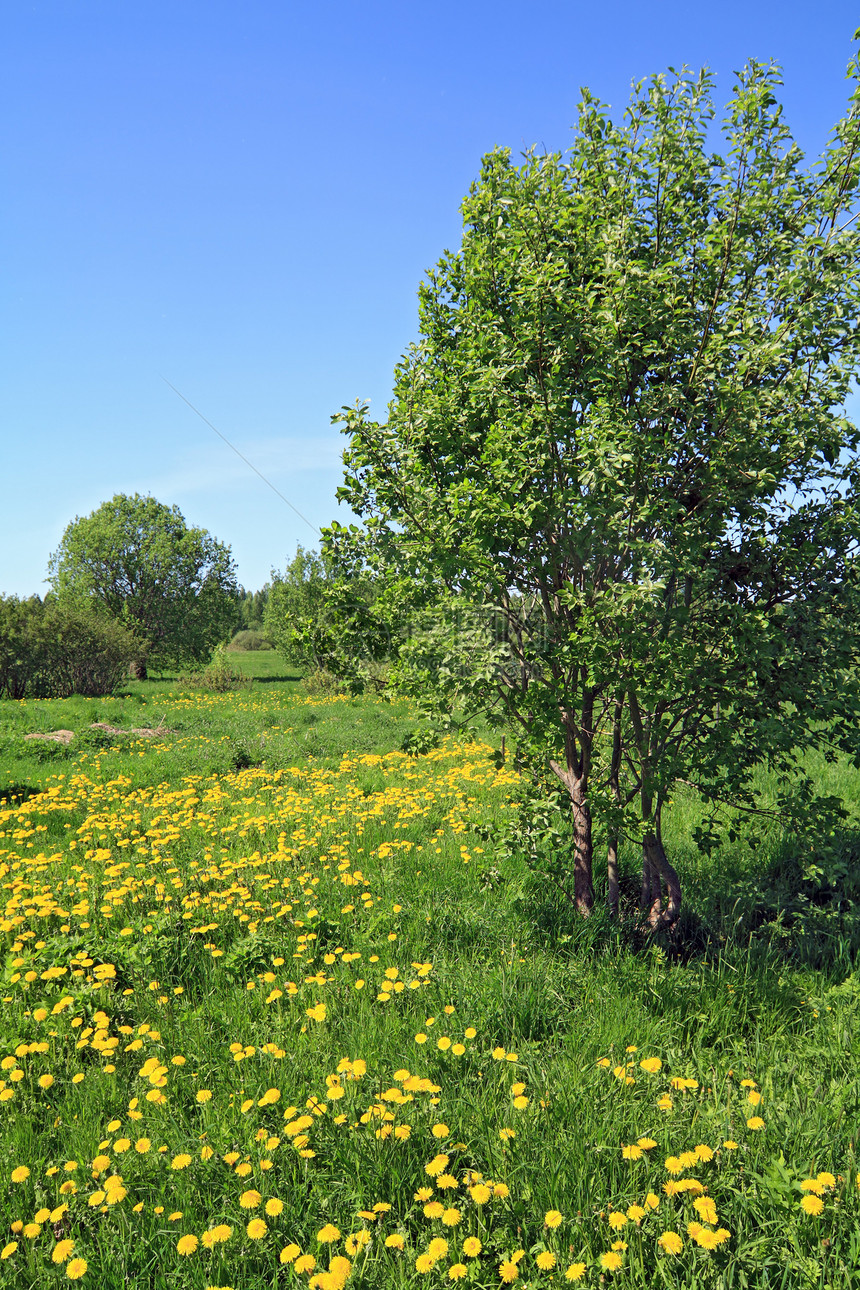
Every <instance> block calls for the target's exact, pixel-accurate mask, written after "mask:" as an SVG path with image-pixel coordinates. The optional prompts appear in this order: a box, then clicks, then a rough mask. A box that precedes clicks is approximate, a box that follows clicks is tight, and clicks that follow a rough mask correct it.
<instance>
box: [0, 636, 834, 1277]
mask: <svg viewBox="0 0 860 1290" xmlns="http://www.w3.org/2000/svg"><path fill="white" fill-rule="evenodd" d="M235 657H236V658H238V659H239V662H240V665H241V666H242V667H243V668H248V669H249V674H253V675H254V676H255V677H256V678H257V679H256V680H255V681H254V682H253V684H252V685H250V686H248V687H245V688H241V689H239V690H237V691H234V692H232V693H227V694H211V693H206V692H201V691H194V690H190V689H188V688H183V687H182V686H181V684H180V683H179V682H177V681H176V680H155V681H151V682H147V683H141V684H136V685H134V686H132V687H130V689H129V691H128V693H127V694H125V695H123V696H117V697H114V698H109V699H105V700H86V699H70V700H66V701H56V702H55V701H40V702H37V701H29V702H23V703H11V702H7V703H4V704H3V705H2V708H0V771H2V778H0V834H2V836H0V872H2V876H3V895H4V902H3V908H2V910H0V931H2V945H3V965H2V967H3V994H2V999H3V1004H4V1007H3V1011H2V1016H0V1118H2V1124H3V1132H2V1140H0V1143H1V1144H0V1169H2V1171H3V1173H4V1175H5V1179H6V1186H5V1187H4V1188H3V1194H2V1199H0V1224H2V1229H3V1233H4V1234H3V1235H2V1237H0V1240H2V1248H0V1285H3V1286H14V1287H37V1286H38V1287H44V1286H54V1285H58V1286H59V1285H66V1284H67V1283H68V1282H69V1281H70V1280H72V1281H74V1280H80V1281H81V1283H82V1284H84V1285H92V1286H99V1287H101V1286H104V1287H110V1288H113V1287H117V1288H118V1287H121V1286H123V1287H124V1286H135V1287H137V1286H140V1287H149V1286H153V1287H168V1286H170V1287H194V1288H199V1290H206V1287H220V1288H222V1290H224V1288H226V1287H233V1288H234V1290H263V1287H273V1286H290V1287H299V1286H308V1287H311V1288H316V1287H319V1288H320V1290H328V1288H331V1290H334V1288H336V1287H341V1286H345V1285H349V1286H355V1287H366V1288H367V1290H371V1288H373V1290H376V1288H381V1290H388V1288H389V1287H391V1288H392V1290H394V1288H398V1287H399V1288H404V1290H405V1288H406V1287H423V1286H428V1287H430V1286H434V1285H435V1286H441V1285H447V1284H449V1283H451V1282H458V1281H462V1282H464V1283H465V1284H467V1285H469V1286H471V1287H481V1288H484V1287H487V1288H490V1287H493V1288H494V1287H499V1286H502V1285H505V1284H510V1283H516V1284H518V1285H522V1286H532V1287H538V1286H541V1287H543V1286H549V1285H562V1284H567V1283H568V1282H579V1283H581V1284H583V1285H590V1286H598V1285H604V1286H609V1285H616V1286H619V1287H658V1286H659V1287H682V1286H683V1287H746V1286H748V1287H756V1288H758V1287H785V1288H787V1287H792V1288H793V1287H813V1286H814V1287H821V1288H822V1290H824V1287H830V1288H831V1290H843V1288H844V1287H852V1286H860V1159H858V1154H860V1153H858V1142H857V1138H858V1128H860V1083H858V1057H860V1025H858V1023H860V981H858V975H857V973H856V971H855V970H854V969H855V963H856V952H857V939H856V935H857V933H856V926H855V924H854V922H853V917H854V909H853V906H851V905H850V903H849V901H850V899H852V898H853V895H852V894H853V892H854V887H852V886H851V884H852V883H854V882H856V861H855V858H854V857H855V852H854V850H853V846H854V843H853V835H852V834H851V833H850V832H849V831H846V832H845V834H844V836H843V837H841V838H839V839H835V840H834V839H831V840H830V850H829V852H828V853H827V854H828V863H829V864H830V865H831V868H833V867H834V866H835V867H836V870H838V875H841V876H838V882H840V883H841V884H842V886H841V888H840V893H841V894H840V899H839V900H838V901H835V900H834V899H833V898H832V897H833V891H832V890H831V888H827V889H825V887H824V886H822V883H821V881H819V882H818V886H817V887H816V878H815V871H816V870H817V869H818V868H819V867H820V866H817V865H815V864H813V861H814V860H815V859H816V857H815V856H814V855H810V854H804V855H802V856H798V855H797V854H795V852H794V851H793V850H792V847H791V845H790V844H789V843H787V842H786V840H784V839H781V838H779V837H778V836H776V835H773V836H770V837H765V838H764V839H763V840H762V842H761V843H760V845H759V846H758V847H757V848H754V847H753V846H751V845H749V844H748V843H747V844H737V845H734V846H731V847H730V846H729V845H728V844H726V845H725V846H723V847H722V848H721V849H720V850H719V851H718V852H717V853H715V854H714V855H712V856H711V857H709V858H703V857H700V856H699V855H698V854H697V853H696V852H695V851H694V850H693V849H692V847H691V846H690V845H689V842H688V841H687V839H688V837H689V831H690V826H691V822H692V821H693V819H694V816H695V811H696V806H695V803H694V802H691V801H685V800H683V799H681V798H679V800H678V801H677V803H676V804H675V807H674V813H673V817H672V820H671V821H670V830H669V833H670V841H671V843H672V850H673V854H674V855H675V856H677V858H678V862H679V865H680V867H681V871H682V876H683V878H684V880H685V882H686V885H687V888H688V898H689V901H690V903H691V906H692V912H691V914H690V915H689V916H688V918H687V921H686V923H685V928H684V932H685V936H684V951H683V953H678V952H676V951H675V950H674V949H673V947H672V946H671V945H658V944H652V945H647V944H645V943H643V942H642V940H641V938H639V937H638V936H637V934H636V932H635V929H634V928H633V926H632V924H631V923H630V922H628V923H626V924H624V925H623V926H622V927H620V928H612V927H611V926H609V925H608V924H607V922H606V920H605V919H604V918H603V917H602V915H601V914H600V912H596V913H595V915H593V916H592V918H591V919H590V920H588V922H582V921H580V920H578V919H577V918H576V917H575V916H573V915H572V914H571V912H570V910H569V908H568V907H567V906H566V905H565V903H564V901H563V900H562V898H561V897H560V896H559V895H558V894H557V893H555V892H554V891H553V890H552V889H551V888H548V887H547V885H546V884H545V883H544V882H543V881H541V879H540V878H539V876H536V875H535V874H534V873H533V872H532V871H531V870H530V869H529V868H528V867H527V866H526V865H525V863H524V862H523V859H522V858H521V857H519V856H517V855H516V854H513V855H511V854H507V853H506V852H505V851H504V850H503V849H500V848H499V847H498V846H497V843H496V841H495V838H496V834H495V833H494V831H493V826H503V825H504V824H505V822H506V821H507V820H509V819H510V818H511V816H512V812H513V811H514V809H515V807H514V804H515V803H516V801H517V794H518V791H519V789H520V784H519V780H518V777H517V774H516V772H515V771H514V770H513V769H512V767H511V765H510V761H508V762H506V763H504V764H500V763H499V762H498V759H496V758H494V756H493V748H492V747H491V744H490V741H489V740H488V739H487V738H486V737H485V735H484V734H483V733H482V732H480V731H479V732H478V733H477V734H471V735H464V736H461V737H460V738H459V739H456V740H455V739H449V740H443V741H442V742H441V743H440V744H439V745H438V746H437V747H436V748H434V749H431V750H430V751H429V752H427V753H426V754H423V755H418V756H411V755H409V754H407V753H405V752H402V751H401V750H400V749H401V745H402V744H403V742H404V740H405V739H406V737H407V736H408V735H409V733H410V731H413V730H414V729H415V727H416V725H417V724H418V722H417V719H416V717H415V715H414V713H413V712H412V711H411V710H410V708H409V706H408V704H406V703H405V702H394V703H383V702H381V701H376V700H371V699H352V698H349V697H345V696H330V697H324V698H314V697H308V696H307V695H306V694H305V693H304V692H303V691H302V689H301V687H300V686H299V684H298V678H297V677H295V676H292V674H290V673H289V672H287V671H285V670H284V668H283V665H282V664H281V663H280V662H279V660H278V659H277V656H276V655H274V654H270V653H257V654H249V655H245V656H235ZM279 678H287V679H279ZM105 726H108V727H111V728H112V729H110V730H108V729H105V728H104V727H105ZM56 729H66V730H71V731H73V732H75V737H74V739H73V740H72V741H71V742H70V743H69V744H68V745H63V744H59V743H49V742H45V741H40V740H25V739H24V735H25V734H31V733H39V732H41V733H45V732H48V731H51V730H56ZM146 730H148V731H155V734H143V733H136V734H135V733H132V732H133V731H138V732H141V731H146ZM118 731H124V732H126V733H125V734H123V733H117V732H118ZM813 769H814V770H815V772H816V774H817V775H818V776H819V778H821V779H822V780H826V781H827V782H828V783H829V784H830V786H831V787H835V788H836V789H838V790H839V791H840V792H842V793H843V794H844V795H845V796H846V798H847V800H848V801H849V804H850V805H851V806H852V809H855V810H856V803H857V799H858V795H860V794H858V786H857V783H856V780H857V776H856V773H855V772H852V771H850V769H848V768H847V767H845V766H842V765H836V766H833V767H830V766H824V765H823V764H822V765H821V766H820V767H815V768H813ZM624 862H625V866H626V868H627V874H626V877H625V889H627V890H632V887H633V884H634V881H635V875H634V865H635V856H633V855H632V853H631V854H630V855H627V856H626V857H624ZM823 864H824V861H822V865H823ZM840 865H841V868H840V867H839V866H840Z"/></svg>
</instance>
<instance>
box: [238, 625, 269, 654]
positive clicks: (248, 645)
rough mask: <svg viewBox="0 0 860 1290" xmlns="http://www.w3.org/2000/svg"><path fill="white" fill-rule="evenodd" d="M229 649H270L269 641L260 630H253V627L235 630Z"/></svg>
mask: <svg viewBox="0 0 860 1290" xmlns="http://www.w3.org/2000/svg"><path fill="white" fill-rule="evenodd" d="M227 648H228V649H229V650H249V649H271V648H272V646H271V642H270V641H268V640H267V639H266V637H265V636H264V635H263V633H262V632H258V631H255V630H254V629H253V628H248V629H245V630H244V631H241V632H237V633H236V635H235V636H234V637H233V639H232V640H231V641H230V644H229V645H228V646H227Z"/></svg>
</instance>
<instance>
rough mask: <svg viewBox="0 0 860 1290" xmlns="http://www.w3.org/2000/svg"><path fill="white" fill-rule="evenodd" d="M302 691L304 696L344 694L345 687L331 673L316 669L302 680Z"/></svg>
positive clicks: (321, 668) (320, 668) (324, 669)
mask: <svg viewBox="0 0 860 1290" xmlns="http://www.w3.org/2000/svg"><path fill="white" fill-rule="evenodd" d="M302 689H303V690H304V692H305V694H346V686H345V685H344V683H343V681H341V680H340V678H339V677H337V676H335V675H334V673H333V672H329V671H327V670H326V668H324V667H318V668H317V669H316V671H314V672H308V674H307V676H305V677H303V678H302Z"/></svg>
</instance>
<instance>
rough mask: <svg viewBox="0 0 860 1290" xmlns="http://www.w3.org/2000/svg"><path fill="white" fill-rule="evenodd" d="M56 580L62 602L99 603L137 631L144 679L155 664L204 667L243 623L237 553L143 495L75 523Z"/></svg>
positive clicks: (53, 567) (57, 562)
mask: <svg viewBox="0 0 860 1290" xmlns="http://www.w3.org/2000/svg"><path fill="white" fill-rule="evenodd" d="M49 578H50V582H51V585H52V587H53V588H54V590H55V592H56V593H57V595H58V596H59V598H60V600H61V601H65V602H72V603H75V602H77V603H85V604H89V605H92V606H97V607H99V608H100V609H101V610H102V611H104V612H105V613H107V614H109V615H110V616H111V617H112V618H114V619H116V620H117V621H118V622H120V623H122V624H123V626H125V627H126V628H127V629H128V630H129V631H131V632H132V634H133V635H134V637H135V639H136V640H137V642H138V646H139V650H140V667H141V669H142V672H143V674H144V675H145V669H146V666H147V664H153V663H156V664H159V665H162V664H165V663H166V664H171V665H176V664H185V663H198V662H202V661H203V660H205V659H207V658H208V656H209V654H210V653H211V650H212V648H213V646H214V645H216V644H217V643H218V642H219V641H221V640H223V639H224V638H225V636H227V635H228V634H229V633H230V631H231V629H232V628H234V627H235V626H236V625H237V624H238V621H239V611H238V605H237V597H238V587H237V584H236V571H235V566H234V564H233V561H232V559H231V556H230V548H229V547H228V546H225V545H224V544H223V543H222V542H218V541H217V540H216V539H215V538H214V537H212V536H211V534H209V533H208V532H207V531H206V530H205V529H200V528H189V527H188V525H187V524H186V522H185V519H184V517H183V515H182V513H181V511H180V510H179V508H178V506H167V505H165V504H164V503H162V502H158V501H156V499H155V498H154V497H142V496H140V494H138V493H135V494H134V496H133V497H129V496H126V495H124V494H122V493H118V494H117V495H116V496H115V497H113V498H112V499H111V500H110V501H109V502H104V503H103V504H102V505H101V506H100V507H98V509H97V510H95V511H93V513H92V514H91V515H87V516H84V517H83V518H81V517H78V518H76V519H75V520H73V521H72V523H71V524H70V525H69V526H68V528H67V529H66V531H65V533H64V534H63V539H62V541H61V543H60V545H59V547H58V549H57V550H56V551H55V552H54V554H53V555H52V557H51V562H50V565H49Z"/></svg>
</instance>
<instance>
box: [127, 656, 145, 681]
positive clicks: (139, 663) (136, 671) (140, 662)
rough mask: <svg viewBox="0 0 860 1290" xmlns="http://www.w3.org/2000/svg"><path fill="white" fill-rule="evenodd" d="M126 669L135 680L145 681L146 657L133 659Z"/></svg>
mask: <svg viewBox="0 0 860 1290" xmlns="http://www.w3.org/2000/svg"><path fill="white" fill-rule="evenodd" d="M128 671H129V676H133V677H134V679H135V681H145V680H146V679H147V675H146V659H145V658H138V659H135V661H134V662H133V663H132V664H131V666H130V667H129V669H128Z"/></svg>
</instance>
